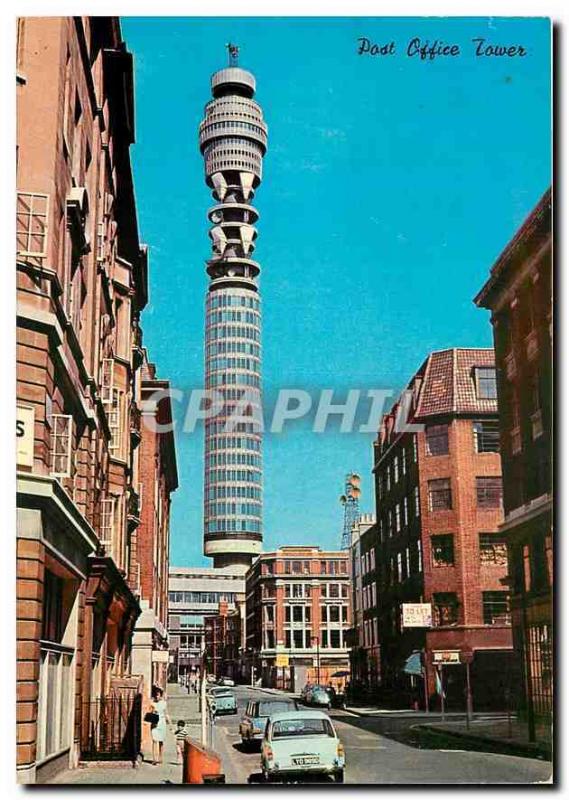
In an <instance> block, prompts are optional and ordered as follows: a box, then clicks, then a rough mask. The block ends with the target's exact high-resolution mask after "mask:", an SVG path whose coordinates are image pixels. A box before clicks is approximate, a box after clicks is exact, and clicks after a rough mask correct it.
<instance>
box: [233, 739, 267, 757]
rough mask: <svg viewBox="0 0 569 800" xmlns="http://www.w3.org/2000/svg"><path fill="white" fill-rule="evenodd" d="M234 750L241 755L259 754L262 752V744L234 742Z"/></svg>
mask: <svg viewBox="0 0 569 800" xmlns="http://www.w3.org/2000/svg"><path fill="white" fill-rule="evenodd" d="M231 746H232V747H233V749H234V750H237V751H238V752H239V753H247V754H248V755H251V753H259V752H260V751H261V742H253V743H252V744H245V743H244V742H234V743H233V744H232V745H231Z"/></svg>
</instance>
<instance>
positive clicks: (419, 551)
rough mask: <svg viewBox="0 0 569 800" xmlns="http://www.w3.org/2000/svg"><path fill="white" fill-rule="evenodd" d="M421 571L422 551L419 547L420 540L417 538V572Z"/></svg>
mask: <svg viewBox="0 0 569 800" xmlns="http://www.w3.org/2000/svg"><path fill="white" fill-rule="evenodd" d="M422 571H423V551H422V549H421V540H420V539H417V572H422Z"/></svg>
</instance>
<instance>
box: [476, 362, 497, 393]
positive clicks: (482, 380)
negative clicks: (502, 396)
mask: <svg viewBox="0 0 569 800" xmlns="http://www.w3.org/2000/svg"><path fill="white" fill-rule="evenodd" d="M474 381H475V385H476V396H477V397H478V399H479V400H496V398H497V396H498V393H497V389H496V369H495V368H494V367H475V368H474Z"/></svg>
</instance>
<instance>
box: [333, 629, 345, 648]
mask: <svg viewBox="0 0 569 800" xmlns="http://www.w3.org/2000/svg"><path fill="white" fill-rule="evenodd" d="M341 646H342V642H341V640H340V631H339V630H337V629H336V630H331V631H330V647H332V648H338V647H341Z"/></svg>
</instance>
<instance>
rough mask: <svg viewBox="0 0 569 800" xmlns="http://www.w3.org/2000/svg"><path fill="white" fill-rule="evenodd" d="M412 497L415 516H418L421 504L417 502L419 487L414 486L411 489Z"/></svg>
mask: <svg viewBox="0 0 569 800" xmlns="http://www.w3.org/2000/svg"><path fill="white" fill-rule="evenodd" d="M413 499H414V501H415V516H416V517H418V516H419V514H420V513H421V505H420V503H419V487H418V486H415V488H414V489H413Z"/></svg>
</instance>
